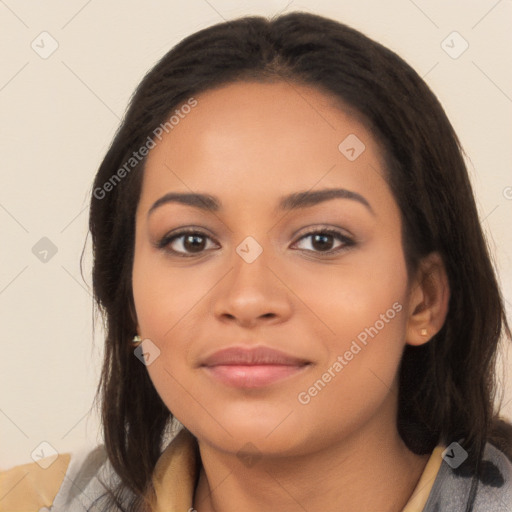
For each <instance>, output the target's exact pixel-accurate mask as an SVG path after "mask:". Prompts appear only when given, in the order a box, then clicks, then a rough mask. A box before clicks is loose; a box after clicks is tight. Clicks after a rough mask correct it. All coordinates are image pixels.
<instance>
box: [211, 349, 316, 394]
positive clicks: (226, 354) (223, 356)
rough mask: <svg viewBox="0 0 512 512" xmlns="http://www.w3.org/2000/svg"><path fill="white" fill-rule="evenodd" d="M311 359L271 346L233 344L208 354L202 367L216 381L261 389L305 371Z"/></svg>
mask: <svg viewBox="0 0 512 512" xmlns="http://www.w3.org/2000/svg"><path fill="white" fill-rule="evenodd" d="M309 364H310V362H309V361H307V360H306V359H304V358H300V357H296V356H292V355H290V354H286V353H284V352H281V351H279V350H275V349H271V348H268V347H262V346H260V347H253V348H250V349H248V348H243V347H230V348H227V349H223V350H219V351H218V352H215V353H213V354H211V355H210V356H207V357H206V358H205V359H204V360H203V361H202V364H201V367H202V368H204V370H205V371H206V372H207V374H208V375H209V376H210V377H212V378H213V379H215V380H219V381H221V382H222V383H224V384H227V385H229V386H234V387H240V388H258V387H263V386H268V385H270V384H272V383H274V382H276V381H279V380H282V379H284V378H286V377H289V376H292V375H295V374H298V373H300V372H302V371H303V370H304V369H305V368H306V367H307V366H309Z"/></svg>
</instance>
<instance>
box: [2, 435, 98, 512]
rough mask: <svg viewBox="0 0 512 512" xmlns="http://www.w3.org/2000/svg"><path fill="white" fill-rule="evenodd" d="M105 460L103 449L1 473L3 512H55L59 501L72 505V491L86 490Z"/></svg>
mask: <svg viewBox="0 0 512 512" xmlns="http://www.w3.org/2000/svg"><path fill="white" fill-rule="evenodd" d="M105 460H106V452H105V449H104V446H103V445H100V446H98V447H96V448H94V449H92V450H91V449H90V448H88V449H82V450H79V451H76V452H73V453H64V454H59V455H58V456H56V457H55V456H51V457H46V458H43V459H41V460H39V461H37V462H32V463H28V464H22V465H18V466H14V467H12V468H10V469H7V470H2V471H0V512H29V511H34V512H38V511H44V510H50V509H51V510H52V511H53V510H55V509H54V507H53V506H54V504H55V503H56V502H57V501H69V498H70V496H71V495H72V494H73V487H75V486H76V485H81V486H83V485H84V484H85V483H86V482H87V481H88V480H90V479H91V478H92V477H93V476H94V475H95V474H96V473H97V472H98V470H99V468H100V467H101V466H102V465H103V464H104V462H105ZM82 489H83V487H82Z"/></svg>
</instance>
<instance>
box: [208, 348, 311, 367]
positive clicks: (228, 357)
mask: <svg viewBox="0 0 512 512" xmlns="http://www.w3.org/2000/svg"><path fill="white" fill-rule="evenodd" d="M307 363H309V361H307V360H306V359H304V358H301V357H295V356H292V355H290V354H286V353H285V352H281V351H280V350H275V349H272V348H269V347H264V346H258V347H250V348H247V347H240V346H239V347H228V348H225V349H222V350H218V351H217V352H214V353H213V354H211V355H210V356H208V357H206V358H205V359H203V360H202V362H201V366H220V365H240V366H242V365H245V366H255V365H281V366H302V365H304V364H307Z"/></svg>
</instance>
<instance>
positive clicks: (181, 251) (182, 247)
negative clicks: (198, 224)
mask: <svg viewBox="0 0 512 512" xmlns="http://www.w3.org/2000/svg"><path fill="white" fill-rule="evenodd" d="M208 240H212V239H211V238H210V236H209V235H207V234H206V233H204V232H202V231H199V230H197V229H184V230H181V231H178V232H177V233H173V234H169V235H165V236H164V237H163V238H162V239H161V240H160V241H159V242H158V244H157V247H158V248H159V249H162V250H164V251H165V252H167V253H170V254H171V255H177V256H180V257H184V258H190V257H193V256H194V255H196V254H202V253H203V252H204V249H205V247H206V245H207V241H208Z"/></svg>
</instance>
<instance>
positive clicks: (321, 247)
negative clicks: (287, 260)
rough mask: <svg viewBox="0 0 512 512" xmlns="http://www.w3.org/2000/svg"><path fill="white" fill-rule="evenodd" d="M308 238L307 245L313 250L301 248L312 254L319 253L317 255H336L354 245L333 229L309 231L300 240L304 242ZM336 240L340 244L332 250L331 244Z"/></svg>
mask: <svg viewBox="0 0 512 512" xmlns="http://www.w3.org/2000/svg"><path fill="white" fill-rule="evenodd" d="M308 238H310V239H311V241H310V243H309V245H310V246H311V247H313V249H310V248H302V249H303V250H306V251H313V252H319V253H328V254H329V253H330V254H332V253H336V252H339V251H340V250H342V249H344V248H346V247H349V246H351V245H354V242H353V240H351V239H350V238H348V237H347V236H345V235H343V234H342V233H340V232H339V231H336V230H333V229H323V230H319V231H311V232H309V233H306V234H304V235H303V236H302V237H301V238H300V239H299V242H300V241H301V240H306V239H308ZM336 240H338V241H339V242H340V243H339V245H338V246H337V247H335V248H333V247H332V246H333V244H334V243H335V241H336Z"/></svg>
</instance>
